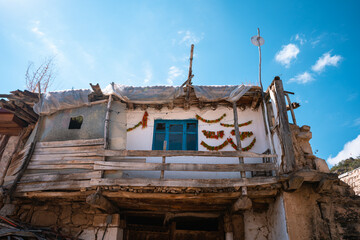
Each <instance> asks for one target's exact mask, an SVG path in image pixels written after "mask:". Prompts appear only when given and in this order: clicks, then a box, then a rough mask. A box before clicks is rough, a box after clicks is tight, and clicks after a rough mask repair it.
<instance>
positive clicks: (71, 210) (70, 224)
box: [0, 199, 122, 240]
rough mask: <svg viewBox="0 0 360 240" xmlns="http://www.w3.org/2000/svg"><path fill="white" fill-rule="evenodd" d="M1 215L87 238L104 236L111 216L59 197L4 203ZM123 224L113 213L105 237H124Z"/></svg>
mask: <svg viewBox="0 0 360 240" xmlns="http://www.w3.org/2000/svg"><path fill="white" fill-rule="evenodd" d="M57 201H58V202H57ZM0 215H2V216H8V217H9V218H11V219H13V220H18V221H20V222H23V223H28V224H30V225H31V226H33V227H48V228H51V229H52V230H55V231H57V232H59V233H61V234H62V235H65V236H72V237H78V238H79V239H84V240H85V239H86V240H96V239H102V237H103V234H104V230H105V228H106V225H107V224H106V219H107V217H108V214H104V213H103V212H101V211H100V210H97V209H94V208H91V207H90V206H89V205H87V204H85V203H83V202H62V200H59V199H58V200H55V201H47V202H30V201H24V202H19V201H15V202H13V203H12V204H5V205H4V206H3V208H2V209H1V210H0ZM109 218H110V217H109ZM109 220H110V219H109ZM120 226H121V221H120V215H119V214H112V215H111V223H110V224H109V225H108V227H107V230H106V233H105V238H104V239H107V240H110V239H111V240H115V239H116V240H117V239H119V240H120V239H122V228H120Z"/></svg>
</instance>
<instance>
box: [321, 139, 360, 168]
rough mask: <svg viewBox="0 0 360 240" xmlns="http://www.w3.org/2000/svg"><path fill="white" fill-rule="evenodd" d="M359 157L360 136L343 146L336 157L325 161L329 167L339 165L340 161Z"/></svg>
mask: <svg viewBox="0 0 360 240" xmlns="http://www.w3.org/2000/svg"><path fill="white" fill-rule="evenodd" d="M358 156H360V135H358V136H357V138H355V139H354V140H352V141H350V142H347V143H346V144H345V145H344V148H343V150H341V151H340V152H339V153H338V154H337V155H336V157H331V155H330V156H329V158H328V159H327V162H328V163H329V164H331V165H335V164H337V163H339V162H340V161H341V160H345V159H347V158H350V157H354V158H355V157H358Z"/></svg>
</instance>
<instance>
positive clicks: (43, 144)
mask: <svg viewBox="0 0 360 240" xmlns="http://www.w3.org/2000/svg"><path fill="white" fill-rule="evenodd" d="M102 144H104V139H103V138H97V139H85V140H68V141H52V142H38V143H37V144H36V145H37V147H39V148H47V147H51V148H53V147H58V148H62V147H76V146H93V145H102Z"/></svg>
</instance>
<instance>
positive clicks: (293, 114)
mask: <svg viewBox="0 0 360 240" xmlns="http://www.w3.org/2000/svg"><path fill="white" fill-rule="evenodd" d="M284 95H285V97H286V99H287V102H288V104H289V108H290V112H291V117H292V120H293V123H294V124H295V125H297V124H296V118H295V113H294V108H293V105H292V104H291V101H290V97H289V94H287V93H285V91H284Z"/></svg>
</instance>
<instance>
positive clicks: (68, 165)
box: [6, 139, 277, 192]
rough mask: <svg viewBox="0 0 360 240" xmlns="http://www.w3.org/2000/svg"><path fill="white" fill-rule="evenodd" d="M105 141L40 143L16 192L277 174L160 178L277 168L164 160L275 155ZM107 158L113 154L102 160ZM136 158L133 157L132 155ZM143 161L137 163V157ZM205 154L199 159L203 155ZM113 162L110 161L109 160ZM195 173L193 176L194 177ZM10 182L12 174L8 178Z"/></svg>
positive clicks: (207, 183)
mask: <svg viewBox="0 0 360 240" xmlns="http://www.w3.org/2000/svg"><path fill="white" fill-rule="evenodd" d="M103 144H104V140H103V139H90V140H71V141H56V142H39V143H37V145H36V148H35V151H34V154H33V155H32V157H31V161H30V163H29V165H28V168H27V170H26V172H25V174H24V175H23V177H22V178H21V180H20V182H19V185H18V187H17V192H30V191H41V190H60V189H62V190H76V189H81V188H93V187H97V186H119V185H120V186H162V187H241V186H254V185H262V184H271V183H275V182H276V181H277V179H276V177H273V176H269V177H254V178H236V179H161V178H160V172H165V171H187V172H189V171H190V172H242V171H245V172H253V171H256V172H258V171H267V172H275V171H276V166H275V164H274V163H250V164H249V163H240V164H207V163H206V164H199V163H166V161H165V159H166V158H169V157H177V156H185V157H197V161H199V160H200V161H201V159H206V157H221V158H237V157H244V158H274V157H276V155H270V154H258V153H251V152H239V151H219V152H209V151H162V150H155V151H152V150H105V149H104V147H103ZM105 157H111V158H110V159H109V160H107V161H104V159H105ZM134 157H135V159H134ZM136 157H142V158H140V159H143V160H142V161H139V158H136ZM146 157H162V158H163V160H164V161H163V163H149V162H146V161H145V158H146ZM202 157H203V158H202ZM114 158H115V159H116V160H113V159H114ZM114 170H117V171H159V178H158V179H154V178H151V179H149V178H106V177H102V175H103V174H102V173H103V172H104V171H105V172H106V171H114ZM195 174H196V173H194V178H195ZM6 180H7V181H11V180H12V179H11V177H8V178H7V179H6Z"/></svg>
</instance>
